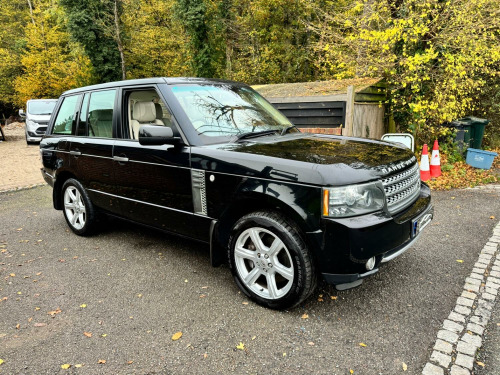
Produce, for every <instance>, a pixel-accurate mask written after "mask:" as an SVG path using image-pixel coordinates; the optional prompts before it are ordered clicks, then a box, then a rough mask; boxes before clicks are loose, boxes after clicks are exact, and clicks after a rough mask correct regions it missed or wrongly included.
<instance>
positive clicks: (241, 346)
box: [236, 342, 245, 350]
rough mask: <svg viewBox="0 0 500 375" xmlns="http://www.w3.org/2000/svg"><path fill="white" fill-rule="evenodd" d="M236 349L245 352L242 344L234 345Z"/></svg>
mask: <svg viewBox="0 0 500 375" xmlns="http://www.w3.org/2000/svg"><path fill="white" fill-rule="evenodd" d="M236 349H238V350H245V344H243V343H242V342H240V343H239V344H238V345H236Z"/></svg>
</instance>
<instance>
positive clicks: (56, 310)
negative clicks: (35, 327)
mask: <svg viewBox="0 0 500 375" xmlns="http://www.w3.org/2000/svg"><path fill="white" fill-rule="evenodd" d="M60 312H61V309H60V308H59V307H58V308H57V309H55V310H53V311H49V312H48V313H47V314H48V315H50V316H52V317H55V316H56V315H57V314H59V313H60Z"/></svg>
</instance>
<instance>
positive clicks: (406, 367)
mask: <svg viewBox="0 0 500 375" xmlns="http://www.w3.org/2000/svg"><path fill="white" fill-rule="evenodd" d="M406 370H408V366H407V365H406V363H404V362H403V371H406Z"/></svg>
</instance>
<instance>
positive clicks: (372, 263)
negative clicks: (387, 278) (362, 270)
mask: <svg viewBox="0 0 500 375" xmlns="http://www.w3.org/2000/svg"><path fill="white" fill-rule="evenodd" d="M365 267H366V270H367V271H371V270H372V269H373V267H375V257H371V258H370V259H368V261H367V262H366V264H365Z"/></svg>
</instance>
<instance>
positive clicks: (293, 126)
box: [281, 125, 298, 135]
mask: <svg viewBox="0 0 500 375" xmlns="http://www.w3.org/2000/svg"><path fill="white" fill-rule="evenodd" d="M292 129H297V127H296V126H295V125H290V126H288V127H286V128H285V129H283V130H282V131H281V135H285V134H286V133H288V132H289V131H290V130H292ZM297 130H298V129H297Z"/></svg>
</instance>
